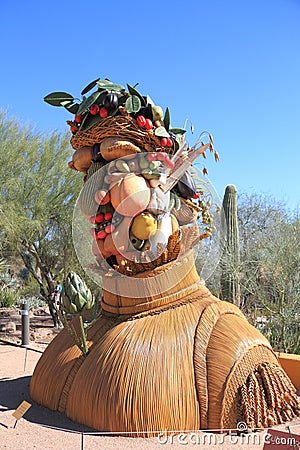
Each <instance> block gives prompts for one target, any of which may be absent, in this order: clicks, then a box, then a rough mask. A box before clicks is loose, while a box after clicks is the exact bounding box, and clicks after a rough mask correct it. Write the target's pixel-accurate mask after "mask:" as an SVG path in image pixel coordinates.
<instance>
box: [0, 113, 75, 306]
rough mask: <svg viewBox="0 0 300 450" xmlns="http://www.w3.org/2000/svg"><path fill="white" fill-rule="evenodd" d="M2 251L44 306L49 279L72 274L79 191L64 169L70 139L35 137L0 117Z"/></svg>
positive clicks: (49, 289) (71, 174) (27, 129)
mask: <svg viewBox="0 0 300 450" xmlns="http://www.w3.org/2000/svg"><path fill="white" fill-rule="evenodd" d="M0 148H1V153H0V179H1V187H0V190H1V200H0V225H1V240H2V251H6V253H7V252H8V253H12V252H14V254H16V253H18V254H19V255H20V256H21V257H22V259H23V261H24V264H25V266H26V267H27V268H28V269H29V270H30V272H31V273H32V275H33V276H34V278H35V279H36V281H37V282H38V284H39V286H40V293H41V295H42V296H43V297H44V299H45V300H47V301H48V302H49V300H50V298H51V294H52V293H53V291H54V274H61V275H62V276H64V274H66V273H67V272H68V271H69V270H70V269H71V268H73V269H74V266H75V269H77V267H76V258H75V257H74V251H73V245H72V214H73V208H74V204H75V200H76V198H77V196H78V194H79V191H80V188H81V180H80V177H79V176H78V174H77V173H75V172H73V171H71V170H70V169H69V168H68V166H67V161H68V159H70V154H71V149H70V145H69V137H68V136H67V135H62V134H60V133H58V132H53V133H51V134H49V135H42V134H37V133H34V132H33V131H32V129H31V128H30V127H27V126H21V125H20V124H19V123H18V122H17V121H16V120H15V119H8V118H7V115H6V114H5V113H1V114H0Z"/></svg>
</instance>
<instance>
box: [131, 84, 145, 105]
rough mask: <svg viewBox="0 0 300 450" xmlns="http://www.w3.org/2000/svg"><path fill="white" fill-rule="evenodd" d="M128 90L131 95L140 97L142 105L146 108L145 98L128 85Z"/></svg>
mask: <svg viewBox="0 0 300 450" xmlns="http://www.w3.org/2000/svg"><path fill="white" fill-rule="evenodd" d="M127 88H128V92H129V94H130V95H135V96H136V97H138V98H139V99H140V102H141V105H142V106H146V102H145V99H144V97H143V96H142V95H141V94H140V93H139V92H138V91H137V90H136V89H134V87H132V86H130V85H129V84H127Z"/></svg>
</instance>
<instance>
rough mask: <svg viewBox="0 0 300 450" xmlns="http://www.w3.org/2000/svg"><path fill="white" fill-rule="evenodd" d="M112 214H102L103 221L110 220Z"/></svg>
mask: <svg viewBox="0 0 300 450" xmlns="http://www.w3.org/2000/svg"><path fill="white" fill-rule="evenodd" d="M112 216H113V215H112V213H111V212H107V213H105V214H104V220H110V219H111V218H112Z"/></svg>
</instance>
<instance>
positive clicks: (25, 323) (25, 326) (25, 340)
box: [21, 303, 29, 347]
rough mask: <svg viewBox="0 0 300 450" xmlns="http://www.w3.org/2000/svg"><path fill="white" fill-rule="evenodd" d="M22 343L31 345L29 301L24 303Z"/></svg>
mask: <svg viewBox="0 0 300 450" xmlns="http://www.w3.org/2000/svg"><path fill="white" fill-rule="evenodd" d="M21 314H22V345H23V346H24V347H27V346H28V345H29V313H28V305H27V303H23V304H22V311H21Z"/></svg>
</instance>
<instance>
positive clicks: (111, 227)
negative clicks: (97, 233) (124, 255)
mask: <svg viewBox="0 0 300 450" xmlns="http://www.w3.org/2000/svg"><path fill="white" fill-rule="evenodd" d="M114 231H115V226H114V225H113V224H112V223H109V224H108V225H106V227H105V233H107V234H111V233H113V232H114Z"/></svg>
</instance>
